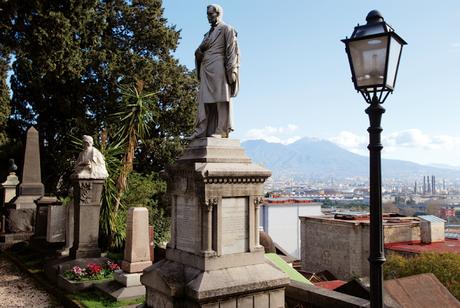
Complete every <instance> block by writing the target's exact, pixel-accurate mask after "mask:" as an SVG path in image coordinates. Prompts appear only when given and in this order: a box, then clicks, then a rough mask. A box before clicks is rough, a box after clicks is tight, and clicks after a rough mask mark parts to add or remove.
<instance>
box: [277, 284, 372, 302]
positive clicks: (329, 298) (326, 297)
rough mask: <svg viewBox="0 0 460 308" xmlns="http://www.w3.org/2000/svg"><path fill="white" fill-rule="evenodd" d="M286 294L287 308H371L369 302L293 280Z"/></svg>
mask: <svg viewBox="0 0 460 308" xmlns="http://www.w3.org/2000/svg"><path fill="white" fill-rule="evenodd" d="M285 294H286V308H307V307H308V308H310V307H313V308H320V307H325V308H326V307H334V308H342V307H370V303H369V301H368V300H365V299H362V298H359V297H354V296H350V295H347V294H343V293H339V292H335V291H331V290H327V289H323V288H319V287H315V286H311V285H306V284H303V283H299V282H295V281H292V280H291V283H290V284H289V285H288V286H287V287H286V293H285Z"/></svg>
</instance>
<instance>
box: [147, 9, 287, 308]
mask: <svg viewBox="0 0 460 308" xmlns="http://www.w3.org/2000/svg"><path fill="white" fill-rule="evenodd" d="M222 14H223V10H222V8H221V7H220V6H218V5H209V6H208V7H207V16H208V21H209V23H210V24H211V29H210V30H209V32H208V33H206V34H205V37H204V39H203V42H202V43H201V45H200V46H199V47H198V49H197V51H196V52H195V57H196V62H197V72H198V76H199V79H200V91H199V94H198V95H199V97H198V121H197V122H198V123H197V129H196V130H195V133H194V134H193V135H192V136H191V137H190V140H192V142H191V143H190V144H189V146H188V148H187V149H186V150H185V152H184V154H183V155H182V156H181V157H180V158H179V159H178V160H177V161H176V163H175V164H174V165H173V166H170V167H168V168H167V169H166V171H165V176H166V178H167V182H168V188H167V193H168V194H169V197H170V198H169V200H171V208H172V226H171V241H170V242H169V243H168V247H167V249H166V258H165V259H163V260H161V261H160V262H158V263H155V264H154V265H152V266H150V267H148V268H146V269H145V270H144V275H142V277H141V282H142V283H143V284H144V285H145V286H146V289H147V300H146V304H147V306H149V307H154V308H158V307H208V308H211V307H213V308H217V307H261V308H267V307H277V308H278V307H284V288H285V286H286V285H287V284H288V283H289V278H288V277H287V276H286V275H285V274H284V273H283V272H281V271H279V270H278V269H276V268H275V267H273V266H272V265H270V264H268V263H266V262H265V259H264V248H263V247H262V246H261V245H260V244H259V206H260V203H261V201H262V195H263V185H264V182H265V180H266V179H267V178H268V177H269V176H270V175H271V172H270V171H269V170H267V169H265V168H262V167H260V166H258V165H255V164H253V163H251V160H250V159H249V158H248V157H247V156H246V154H245V153H244V149H243V148H241V146H240V144H239V141H238V140H232V139H227V137H228V134H229V133H230V132H231V131H232V125H231V117H230V114H231V105H230V97H231V96H235V95H236V93H237V92H238V71H239V50H238V45H237V42H236V32H235V30H234V29H233V28H232V27H230V26H228V25H226V24H224V23H223V22H222ZM209 136H210V137H211V138H207V137H209Z"/></svg>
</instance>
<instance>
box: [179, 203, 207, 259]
mask: <svg viewBox="0 0 460 308" xmlns="http://www.w3.org/2000/svg"><path fill="white" fill-rule="evenodd" d="M176 204H177V206H176V220H177V221H180V222H181V223H180V224H177V227H176V236H177V238H176V245H177V248H178V249H181V250H183V251H188V252H192V253H197V252H199V251H200V249H201V242H200V229H199V222H198V221H199V219H200V210H199V207H197V206H196V199H195V198H193V197H186V196H177V198H176Z"/></svg>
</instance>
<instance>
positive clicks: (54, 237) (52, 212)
mask: <svg viewBox="0 0 460 308" xmlns="http://www.w3.org/2000/svg"><path fill="white" fill-rule="evenodd" d="M66 212H67V206H63V205H62V204H60V205H49V206H48V223H47V228H46V241H47V242H50V243H60V242H65V235H66V234H65V231H66V214H67V213H66Z"/></svg>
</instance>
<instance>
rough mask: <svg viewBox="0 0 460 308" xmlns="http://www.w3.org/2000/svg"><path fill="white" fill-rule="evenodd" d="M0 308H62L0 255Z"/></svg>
mask: <svg viewBox="0 0 460 308" xmlns="http://www.w3.org/2000/svg"><path fill="white" fill-rule="evenodd" d="M0 307H34V308H35V307H62V306H61V305H60V304H58V303H57V302H56V301H55V300H54V298H52V297H51V295H49V294H48V293H47V292H46V291H44V290H43V289H41V288H39V287H38V286H37V285H36V284H35V282H34V281H33V280H32V278H30V277H29V276H27V275H26V274H24V273H22V272H21V271H19V270H18V269H17V268H16V266H15V265H14V264H13V263H11V261H9V260H7V259H6V258H5V257H4V256H2V255H1V254H0Z"/></svg>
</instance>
